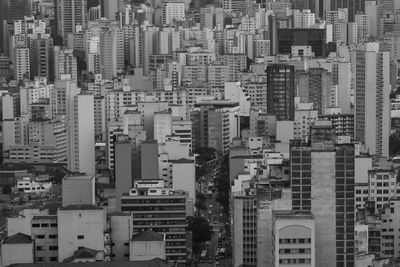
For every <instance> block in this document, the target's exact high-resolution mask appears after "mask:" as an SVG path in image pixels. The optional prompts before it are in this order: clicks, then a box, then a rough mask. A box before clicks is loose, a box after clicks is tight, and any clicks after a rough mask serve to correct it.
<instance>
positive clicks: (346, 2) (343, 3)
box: [330, 0, 366, 22]
mask: <svg viewBox="0 0 400 267" xmlns="http://www.w3.org/2000/svg"><path fill="white" fill-rule="evenodd" d="M330 1H331V2H330V4H331V10H337V9H338V8H348V10H349V21H350V22H354V16H355V15H357V14H363V13H364V10H365V1H366V0H330Z"/></svg>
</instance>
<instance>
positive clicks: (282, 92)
mask: <svg viewBox="0 0 400 267" xmlns="http://www.w3.org/2000/svg"><path fill="white" fill-rule="evenodd" d="M294 76H295V70H294V66H289V65H285V64H273V65H271V66H267V96H268V99H267V112H268V113H270V114H274V115H276V118H277V119H278V120H294V90H295V83H294Z"/></svg>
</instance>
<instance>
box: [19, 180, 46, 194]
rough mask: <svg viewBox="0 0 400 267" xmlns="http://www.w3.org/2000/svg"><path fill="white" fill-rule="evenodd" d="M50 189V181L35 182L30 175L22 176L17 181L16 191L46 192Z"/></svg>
mask: <svg viewBox="0 0 400 267" xmlns="http://www.w3.org/2000/svg"><path fill="white" fill-rule="evenodd" d="M51 189H52V183H51V182H36V181H33V180H32V179H31V178H30V177H23V178H22V179H21V180H19V181H18V182H17V191H18V192H24V193H28V194H29V193H30V194H32V193H34V194H40V193H48V192H50V191H51Z"/></svg>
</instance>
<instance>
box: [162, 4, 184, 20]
mask: <svg viewBox="0 0 400 267" xmlns="http://www.w3.org/2000/svg"><path fill="white" fill-rule="evenodd" d="M182 20H185V3H184V2H181V1H166V2H164V3H163V4H162V23H163V24H170V23H174V22H176V21H182Z"/></svg>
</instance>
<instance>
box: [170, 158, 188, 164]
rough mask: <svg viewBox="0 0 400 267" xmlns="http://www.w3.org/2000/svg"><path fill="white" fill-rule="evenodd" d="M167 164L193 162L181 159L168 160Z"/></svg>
mask: <svg viewBox="0 0 400 267" xmlns="http://www.w3.org/2000/svg"><path fill="white" fill-rule="evenodd" d="M169 162H172V163H194V160H192V159H185V158H181V159H175V160H170V161H169Z"/></svg>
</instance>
